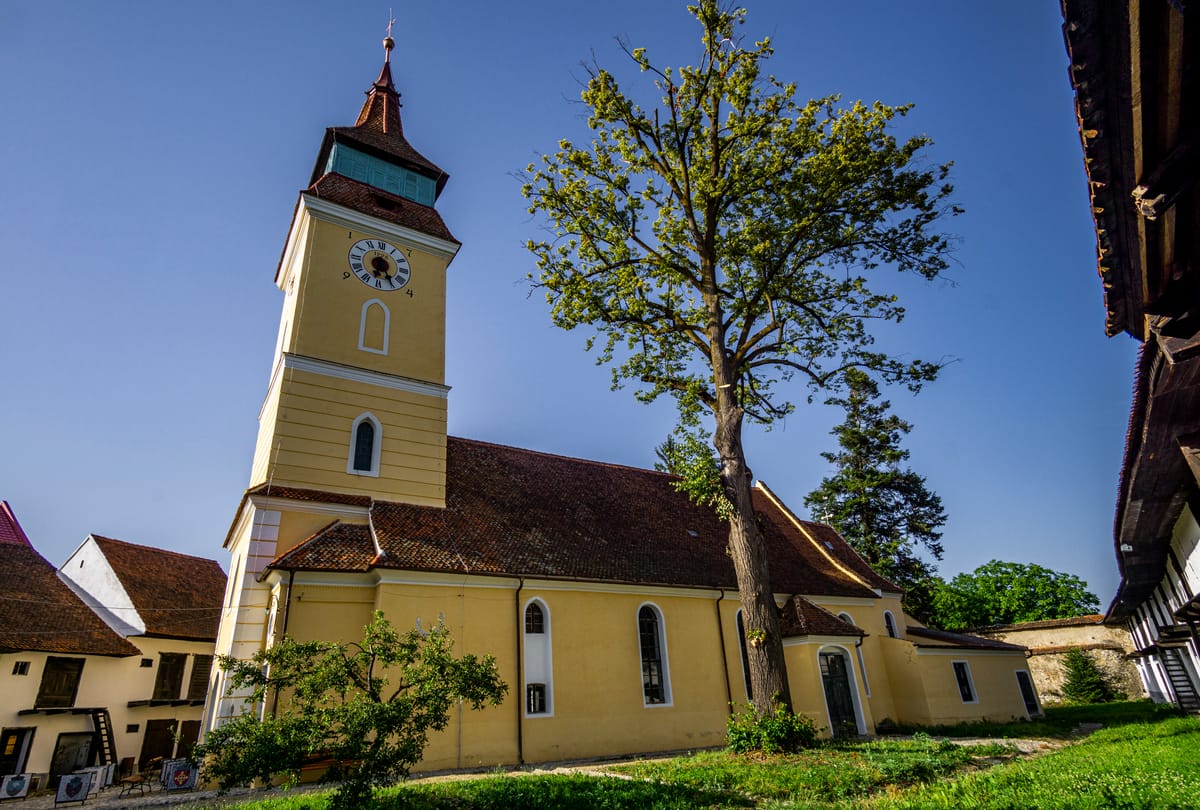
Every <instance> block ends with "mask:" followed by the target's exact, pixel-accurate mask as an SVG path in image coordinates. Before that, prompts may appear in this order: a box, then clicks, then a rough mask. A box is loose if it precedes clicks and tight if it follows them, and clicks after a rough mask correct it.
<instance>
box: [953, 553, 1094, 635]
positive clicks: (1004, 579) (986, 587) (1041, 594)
mask: <svg viewBox="0 0 1200 810" xmlns="http://www.w3.org/2000/svg"><path fill="white" fill-rule="evenodd" d="M1099 609H1100V602H1099V600H1097V599H1096V595H1095V594H1093V593H1091V592H1090V591H1088V589H1087V583H1086V582H1084V581H1083V580H1081V579H1080V578H1079V577H1077V576H1075V575H1074V574H1065V573H1061V572H1059V571H1052V570H1050V569H1049V568H1043V567H1042V566H1040V565H1033V564H1029V565H1024V564H1022V563H1011V562H1001V561H1000V560H992V561H991V562H988V563H985V564H984V565H981V566H979V567H978V568H976V569H975V570H974V571H972V572H971V573H969V574H959V575H957V576H956V577H954V579H952V580H950V581H949V582H947V583H943V584H941V585H939V586H938V587H937V588H935V590H934V596H933V616H932V617H931V618H930V622H931V623H932V624H934V625H936V626H938V627H941V628H943V629H945V630H965V629H968V628H971V627H986V626H988V625H993V624H1017V623H1019V622H1037V621H1043V620H1046V619H1068V618H1071V617H1072V616H1083V615H1086V614H1088V613H1095V612H1096V611H1098V610H1099Z"/></svg>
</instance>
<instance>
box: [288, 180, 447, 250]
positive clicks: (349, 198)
mask: <svg viewBox="0 0 1200 810" xmlns="http://www.w3.org/2000/svg"><path fill="white" fill-rule="evenodd" d="M304 193H306V194H314V195H316V196H317V197H320V198H321V199H323V200H328V201H329V202H333V203H337V204H338V205H344V206H346V207H347V208H353V209H354V210H355V211H361V212H362V213H364V214H369V215H371V216H373V217H377V218H378V219H382V220H384V221H386V222H393V223H395V224H397V225H403V226H404V227H406V228H412V229H413V230H417V231H420V232H421V233H427V234H429V235H430V236H436V237H437V238H439V239H445V240H446V241H448V242H454V243H455V244H458V240H457V239H455V238H454V235H453V234H452V233H450V229H449V228H447V227H446V223H445V221H444V220H443V219H442V215H441V214H439V213H438V212H437V209H435V208H432V207H431V206H428V205H421V204H420V203H417V202H413V201H412V200H407V199H405V198H404V197H400V196H397V195H395V194H390V193H388V192H386V191H384V190H383V189H378V188H375V187H374V186H369V185H367V184H366V183H362V182H360V181H358V180H353V179H351V178H349V177H346V176H345V175H342V174H337V173H334V172H330V173H329V174H326V175H322V176H321V177H320V178H318V179H317V180H316V182H314V183H313V184H312V185H311V186H309V187H308V189H307V190H306V191H305V192H304Z"/></svg>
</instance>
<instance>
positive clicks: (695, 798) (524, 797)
mask: <svg viewBox="0 0 1200 810" xmlns="http://www.w3.org/2000/svg"><path fill="white" fill-rule="evenodd" d="M376 800H377V805H376V806H377V807H379V808H386V809H387V810H400V808H404V810H446V808H454V810H541V809H542V808H547V807H553V808H561V809H562V810H592V808H596V807H603V808H606V809H607V810H626V808H627V809H628V810H688V809H689V808H716V807H728V808H737V807H753V806H754V802H753V801H751V800H749V799H747V798H746V797H744V796H740V795H738V794H736V793H733V792H730V791H718V790H705V789H702V788H695V787H689V786H686V785H668V784H662V783H655V782H644V781H641V780H630V779H616V778H613V777H598V776H538V777H521V776H506V777H493V778H488V779H477V780H472V781H466V782H450V783H442V784H426V785H410V786H406V787H401V788H397V789H394V790H387V791H381V792H380V793H379V794H377V797H376Z"/></svg>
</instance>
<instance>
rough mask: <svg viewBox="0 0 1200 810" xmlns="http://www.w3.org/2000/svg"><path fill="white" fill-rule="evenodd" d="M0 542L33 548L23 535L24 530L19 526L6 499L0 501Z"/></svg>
mask: <svg viewBox="0 0 1200 810" xmlns="http://www.w3.org/2000/svg"><path fill="white" fill-rule="evenodd" d="M0 543H19V544H21V545H24V546H29V547H30V548H33V544H32V543H30V542H29V538H28V537H26V536H25V530H24V529H22V528H21V524H20V522H18V521H17V516H16V515H14V514H13V510H12V507H11V506H9V505H8V501H0Z"/></svg>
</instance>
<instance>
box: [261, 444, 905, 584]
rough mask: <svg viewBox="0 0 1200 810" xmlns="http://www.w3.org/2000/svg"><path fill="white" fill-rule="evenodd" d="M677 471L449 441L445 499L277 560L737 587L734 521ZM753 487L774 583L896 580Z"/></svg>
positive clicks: (322, 534) (389, 508)
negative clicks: (692, 495)
mask: <svg viewBox="0 0 1200 810" xmlns="http://www.w3.org/2000/svg"><path fill="white" fill-rule="evenodd" d="M674 480H675V479H674V477H673V476H670V475H667V474H665V473H660V472H654V471H651V470H642V469H636V468H633V467H624V466H618V465H614V464H606V463H602V462H596V461H586V460H583V459H577V458H568V457H564V456H556V455H550V454H546V453H539V452H536V451H532V450H523V449H519V448H515V447H505V446H501V445H496V444H490V443H487V442H479V441H473V440H469V439H460V438H454V437H450V438H449V439H448V440H447V448H446V507H445V508H444V509H443V508H436V507H428V506H414V505H411V504H404V503H393V502H385V501H376V502H374V504H373V505H372V506H371V510H370V526H369V527H368V526H363V525H353V524H345V523H340V522H339V523H333V524H331V525H330V526H328V527H326V528H325V529H323V530H321V531H319V532H317V533H316V534H314V535H313V536H312V537H310V538H309V539H307V540H306V541H304V542H302V543H301V544H299V545H298V546H296V547H295V548H293V549H291V550H289V551H287V552H286V553H284V554H282V555H281V556H280V557H278V558H277V559H276V560H274V561H273V562H272V564H271V567H273V568H276V569H280V570H309V571H367V570H370V569H400V570H420V571H431V572H455V573H472V574H481V575H494V576H525V577H544V578H554V579H568V580H586V581H596V582H618V583H636V584H644V585H665V586H676V587H703V588H724V589H730V590H732V589H735V588H736V587H737V586H736V578H735V575H734V570H733V564H732V562H731V561H730V559H729V557H728V555H727V554H726V553H725V548H726V541H727V535H728V530H727V527H726V525H725V524H724V523H722V522H721V521H720V519H718V518H717V517H716V515H715V514H713V512H712V510H711V509H708V508H705V507H701V506H697V505H696V504H693V503H692V502H691V501H690V500H689V499H688V497H687V496H686V495H685V494H683V493H680V492H677V491H676V490H675V488H674V487H673V486H672V483H673V481H674ZM271 494H272V495H279V494H280V493H279V492H278V491H273V492H272V493H271ZM308 494H309V493H306V495H308ZM329 497H330V500H331V501H333V502H337V501H339V500H340V497H339V496H337V495H332V494H331V495H330V496H329ZM754 497H755V507H756V509H757V511H758V514H759V518H760V525H761V528H762V532H763V537H764V539H765V541H766V544H767V550H768V555H769V560H770V566H771V581H772V587H773V589H774V590H775V591H776V592H777V593H803V594H807V595H811V596H835V595H836V596H854V597H866V598H870V597H874V596H876V595H877V590H883V589H886V590H892V591H896V590H898V588H896V586H894V585H892V584H890V583H889V582H887V580H884V579H882V578H881V577H879V576H878V575H876V574H875V573H874V572H873V571H871V569H870V567H869V566H867V565H866V563H865V562H863V561H862V559H861V558H860V557H858V555H857V554H855V553H854V552H853V550H851V549H850V547H849V546H848V545H847V544H846V542H845V540H843V539H842V538H841V537H840V536H839V535H838V534H837V532H835V531H834V530H832V529H830V528H829V527H827V526H821V525H819V524H815V523H810V522H808V521H801V520H799V519H798V518H796V517H795V516H794V515H792V514H791V513H790V512H788V511H787V510H786V508H785V507H783V506H782V505H781V504H779V502H778V500H777V499H776V498H775V497H774V496H773V495H772V494H770V492H769V491H768V490H766V489H765V488H758V489H756V490H755V494H754ZM372 532H373V536H372ZM377 547H378V549H379V551H380V552H382V553H377V551H376V548H377Z"/></svg>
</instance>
